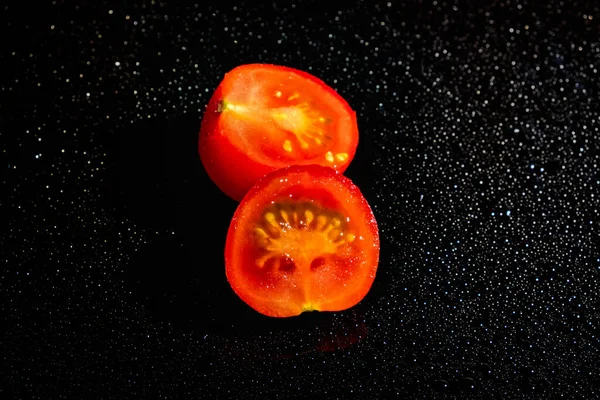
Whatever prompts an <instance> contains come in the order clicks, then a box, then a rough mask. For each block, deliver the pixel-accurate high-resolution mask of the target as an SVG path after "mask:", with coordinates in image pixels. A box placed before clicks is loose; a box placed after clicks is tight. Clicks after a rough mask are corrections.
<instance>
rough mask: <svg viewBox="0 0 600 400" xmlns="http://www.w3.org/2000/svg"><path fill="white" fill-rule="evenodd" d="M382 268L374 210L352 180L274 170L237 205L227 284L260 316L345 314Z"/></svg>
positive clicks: (298, 169) (313, 169)
mask: <svg viewBox="0 0 600 400" xmlns="http://www.w3.org/2000/svg"><path fill="white" fill-rule="evenodd" d="M378 262H379V232H378V229H377V223H376V221H375V217H374V215H373V212H372V211H371V208H370V207H369V205H368V203H367V201H366V200H365V198H364V197H363V195H362V194H361V192H360V190H359V189H358V188H357V187H356V186H355V185H354V184H353V183H352V182H351V181H350V179H348V178H346V177H344V176H342V175H341V174H338V173H336V172H335V171H334V170H333V169H332V168H328V167H323V166H319V165H308V166H290V167H287V168H284V169H281V170H278V171H275V172H272V173H270V174H268V175H267V176H265V177H264V178H262V179H261V180H259V182H258V183H257V184H256V185H255V186H254V187H253V188H252V189H251V190H250V191H249V192H248V193H247V194H246V196H245V197H244V199H243V200H242V202H241V203H240V205H239V206H238V208H237V210H236V212H235V214H234V216H233V219H232V222H231V225H230V227H229V231H228V234H227V242H226V245H225V268H226V274H227V279H228V280H229V283H230V284H231V287H232V288H233V290H234V291H235V293H236V294H237V295H238V296H239V297H240V298H241V299H242V300H243V301H245V302H246V303H247V304H248V305H249V306H251V307H252V308H254V309H255V310H256V311H258V312H260V313H262V314H265V315H268V316H273V317H290V316H294V315H298V314H300V313H302V312H304V311H315V310H318V311H340V310H344V309H347V308H350V307H352V306H354V305H355V304H357V303H358V302H359V301H360V300H361V299H363V297H364V296H365V295H366V294H367V292H368V291H369V289H370V288H371V285H372V283H373V280H374V278H375V273H376V271H377V264H378Z"/></svg>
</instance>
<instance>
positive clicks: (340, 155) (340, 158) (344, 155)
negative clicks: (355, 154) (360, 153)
mask: <svg viewBox="0 0 600 400" xmlns="http://www.w3.org/2000/svg"><path fill="white" fill-rule="evenodd" d="M335 158H337V159H338V161H346V160H347V159H348V153H337V154H336V155H335Z"/></svg>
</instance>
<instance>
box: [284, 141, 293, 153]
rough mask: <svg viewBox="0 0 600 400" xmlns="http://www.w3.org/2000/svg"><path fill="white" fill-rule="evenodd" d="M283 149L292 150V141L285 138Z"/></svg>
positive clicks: (289, 151)
mask: <svg viewBox="0 0 600 400" xmlns="http://www.w3.org/2000/svg"><path fill="white" fill-rule="evenodd" d="M283 150H285V151H287V152H288V153H291V152H292V142H290V141H289V140H287V139H286V140H284V141H283Z"/></svg>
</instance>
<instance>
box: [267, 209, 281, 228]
mask: <svg viewBox="0 0 600 400" xmlns="http://www.w3.org/2000/svg"><path fill="white" fill-rule="evenodd" d="M265 221H267V222H268V223H269V224H270V225H271V226H275V227H277V226H278V224H277V221H275V214H273V213H272V212H268V213H266V214H265Z"/></svg>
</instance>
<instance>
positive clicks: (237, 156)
mask: <svg viewBox="0 0 600 400" xmlns="http://www.w3.org/2000/svg"><path fill="white" fill-rule="evenodd" d="M357 144H358V127H357V122H356V113H355V112H354V111H353V110H352V109H351V108H350V106H349V105H348V103H347V102H346V101H345V100H344V99H343V98H342V97H341V96H340V95H339V94H338V93H337V92H336V91H335V90H333V89H332V88H331V87H329V86H327V85H326V84H325V83H324V82H323V81H321V80H320V79H318V78H316V77H314V76H312V75H310V74H308V73H306V72H303V71H299V70H297V69H293V68H288V67H283V66H277V65H270V64H247V65H242V66H239V67H237V68H235V69H233V70H232V71H230V72H229V73H227V74H226V75H225V78H224V79H223V81H222V82H221V83H220V84H219V86H218V87H217V89H216V90H215V92H214V94H213V96H212V98H211V99H210V101H209V103H208V106H207V109H206V112H205V114H204V117H203V118H202V123H201V127H200V135H199V142H198V148H199V153H200V158H201V160H202V163H203V165H204V168H205V169H206V171H207V173H208V175H209V176H210V178H211V179H212V180H213V182H215V184H216V185H217V186H218V187H219V188H220V189H221V190H222V191H223V192H225V194H227V195H228V196H229V197H231V198H233V199H235V200H238V201H239V200H240V199H241V198H242V197H243V196H244V195H245V194H246V192H247V191H248V190H249V189H250V188H251V187H252V185H254V183H256V181H257V180H258V179H260V178H262V177H263V176H265V175H266V174H267V173H269V172H272V171H275V170H277V169H280V168H284V167H287V166H289V165H309V164H319V165H323V166H328V167H331V168H333V169H335V170H336V171H338V172H343V171H345V170H346V168H347V167H348V165H349V164H350V161H352V158H353V157H354V154H355V152H356V146H357Z"/></svg>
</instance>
